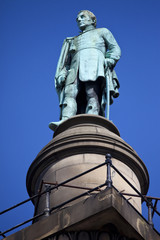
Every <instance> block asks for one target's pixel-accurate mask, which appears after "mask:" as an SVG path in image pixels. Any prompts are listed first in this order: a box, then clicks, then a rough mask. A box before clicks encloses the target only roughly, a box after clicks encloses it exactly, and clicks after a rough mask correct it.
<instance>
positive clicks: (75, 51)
mask: <svg viewBox="0 0 160 240" xmlns="http://www.w3.org/2000/svg"><path fill="white" fill-rule="evenodd" d="M90 48H93V49H96V50H99V51H100V52H101V53H103V56H104V52H103V51H102V50H101V49H99V48H96V47H86V48H81V49H78V50H74V49H73V50H72V49H70V52H71V53H73V56H75V55H76V54H77V53H78V52H80V51H81V50H84V49H90Z"/></svg>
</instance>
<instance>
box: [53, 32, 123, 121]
mask: <svg viewBox="0 0 160 240" xmlns="http://www.w3.org/2000/svg"><path fill="white" fill-rule="evenodd" d="M120 55H121V50H120V48H119V46H118V44H117V42H116V40H115V39H114V37H113V35H112V33H111V32H110V31H109V30H108V29H106V28H99V29H96V28H93V29H92V30H89V31H86V32H85V31H84V32H82V33H81V34H80V35H78V36H76V37H74V38H67V39H66V40H65V41H64V44H63V47H62V51H61V56H60V60H59V63H58V67H57V73H56V77H55V84H56V89H57V91H58V93H59V96H60V106H61V109H62V116H61V118H62V119H65V118H69V117H71V116H73V115H76V114H77V104H79V103H77V95H78V93H79V92H80V90H81V86H82V85H83V89H84V91H85V94H84V91H83V94H82V95H83V96H85V95H86V107H85V113H91V114H92V113H93V114H100V115H104V109H103V110H102V105H103V104H104V102H105V99H106V96H102V95H105V91H104V90H105V87H104V86H105V84H102V79H103V81H105V69H106V67H107V66H106V62H105V59H106V58H107V59H112V60H113V67H114V66H115V64H116V62H117V61H118V60H119V58H120ZM64 69H65V72H66V79H65V84H64V87H63V88H59V85H58V81H60V78H61V75H62V73H64ZM112 70H113V68H112ZM112 73H113V79H114V80H115V81H112V82H111V83H110V85H112V86H110V90H111V89H112V94H111V95H113V96H114V94H115V97H116V96H117V92H116V91H117V90H118V87H119V86H118V85H119V83H118V80H117V77H116V75H115V72H114V71H112ZM81 83H82V84H81ZM100 86H103V89H102V88H100ZM99 96H100V97H99ZM100 101H101V102H100ZM82 102H83V99H82ZM102 102H103V103H102ZM103 108H104V107H103ZM83 111H84V108H83Z"/></svg>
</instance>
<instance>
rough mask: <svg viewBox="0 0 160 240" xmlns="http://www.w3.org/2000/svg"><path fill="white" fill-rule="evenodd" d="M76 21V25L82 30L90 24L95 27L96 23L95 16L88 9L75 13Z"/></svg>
mask: <svg viewBox="0 0 160 240" xmlns="http://www.w3.org/2000/svg"><path fill="white" fill-rule="evenodd" d="M76 21H77V23H78V27H79V28H80V30H82V31H83V30H84V29H86V27H88V26H91V25H92V26H94V27H96V24H97V19H96V16H95V15H94V14H93V13H92V12H90V11H88V10H81V11H80V12H79V13H78V15H77V19H76Z"/></svg>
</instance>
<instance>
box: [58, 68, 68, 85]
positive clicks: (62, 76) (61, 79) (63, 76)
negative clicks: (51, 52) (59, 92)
mask: <svg viewBox="0 0 160 240" xmlns="http://www.w3.org/2000/svg"><path fill="white" fill-rule="evenodd" d="M66 77H67V70H66V69H63V70H62V71H61V73H60V75H59V77H58V78H57V87H58V88H63V86H64V85H65V80H66Z"/></svg>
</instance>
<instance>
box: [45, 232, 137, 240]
mask: <svg viewBox="0 0 160 240" xmlns="http://www.w3.org/2000/svg"><path fill="white" fill-rule="evenodd" d="M45 240H136V239H133V238H132V239H131V238H127V237H125V236H121V235H120V234H119V233H116V232H106V231H79V232H63V233H60V234H56V235H55V236H53V237H49V238H47V239H45Z"/></svg>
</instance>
